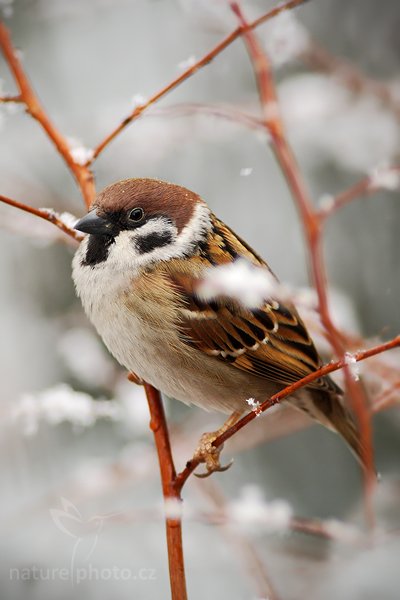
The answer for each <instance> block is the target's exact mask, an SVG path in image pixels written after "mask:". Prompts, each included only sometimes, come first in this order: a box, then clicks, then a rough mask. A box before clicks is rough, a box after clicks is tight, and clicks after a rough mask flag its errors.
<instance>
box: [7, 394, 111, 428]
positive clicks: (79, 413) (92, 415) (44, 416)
mask: <svg viewBox="0 0 400 600" xmlns="http://www.w3.org/2000/svg"><path fill="white" fill-rule="evenodd" d="M118 414H119V407H118V406H117V404H116V403H115V402H108V401H106V400H94V399H93V398H92V397H91V396H89V394H86V393H84V392H77V391H75V390H73V389H72V388H71V387H70V386H69V385H67V384H66V383H60V384H58V385H56V386H54V387H53V388H50V389H47V390H43V391H42V392H35V393H26V394H24V395H23V396H22V397H21V399H20V401H19V402H18V403H17V404H16V406H15V408H14V411H13V417H14V419H16V420H17V421H20V422H21V424H22V429H23V431H24V433H25V434H26V435H34V434H36V433H37V431H38V429H39V424H40V422H41V421H44V422H46V423H48V424H49V425H59V424H60V423H63V422H69V423H71V424H72V425H75V426H77V427H79V428H83V427H90V426H91V425H93V424H94V423H95V421H96V420H97V419H102V418H107V419H116V418H117V417H118Z"/></svg>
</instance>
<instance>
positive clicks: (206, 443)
mask: <svg viewBox="0 0 400 600" xmlns="http://www.w3.org/2000/svg"><path fill="white" fill-rule="evenodd" d="M241 415H242V412H238V411H236V412H234V413H232V415H231V416H230V417H229V419H227V421H225V423H224V424H223V426H222V427H221V428H220V429H218V430H217V431H211V432H209V433H203V435H202V436H201V438H200V441H199V445H198V447H197V450H196V452H195V453H194V455H193V460H196V461H200V462H202V463H204V464H205V466H206V471H205V472H204V473H195V475H196V477H200V478H204V477H209V476H210V475H211V474H212V473H215V472H222V471H227V470H228V469H229V468H230V467H231V466H232V464H233V459H232V460H231V461H230V462H229V463H228V464H227V465H224V466H222V465H221V462H220V454H221V452H222V448H223V447H224V445H223V444H221V446H218V447H217V446H214V444H213V442H214V441H215V440H216V439H217V438H218V437H219V436H220V435H222V434H223V433H225V431H226V430H227V429H229V427H231V426H232V425H234V424H235V423H236V421H238V420H239V419H240V417H241Z"/></svg>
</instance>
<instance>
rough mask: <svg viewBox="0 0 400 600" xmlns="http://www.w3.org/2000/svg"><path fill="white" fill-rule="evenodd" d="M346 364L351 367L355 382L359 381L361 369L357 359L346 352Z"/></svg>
mask: <svg viewBox="0 0 400 600" xmlns="http://www.w3.org/2000/svg"><path fill="white" fill-rule="evenodd" d="M344 362H345V363H346V365H347V366H348V367H349V369H350V372H351V374H352V376H353V378H354V381H358V380H359V379H360V367H359V365H358V362H357V359H356V357H355V356H353V354H351V353H350V352H346V354H345V355H344Z"/></svg>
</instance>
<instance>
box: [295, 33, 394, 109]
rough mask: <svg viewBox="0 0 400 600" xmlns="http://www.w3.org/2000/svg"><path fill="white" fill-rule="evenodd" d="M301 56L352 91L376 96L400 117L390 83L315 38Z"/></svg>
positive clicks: (311, 65) (309, 64)
mask: <svg viewBox="0 0 400 600" xmlns="http://www.w3.org/2000/svg"><path fill="white" fill-rule="evenodd" d="M300 58H301V59H302V60H303V62H305V63H306V64H307V65H308V66H310V67H311V68H313V69H315V70H318V71H322V72H324V73H328V74H329V75H333V76H334V77H336V78H337V79H338V81H339V82H341V83H342V84H343V85H344V86H346V87H347V89H349V90H350V91H351V92H353V93H356V94H359V93H361V92H363V93H367V94H371V95H372V96H375V97H376V98H378V100H379V101H380V102H382V104H383V105H385V106H386V107H387V108H389V110H391V111H392V112H393V113H394V115H395V116H396V117H397V118H398V119H400V102H399V100H398V98H396V95H395V94H394V93H393V92H392V90H391V88H390V83H389V84H388V83H387V82H385V81H378V80H376V79H372V78H371V77H368V76H367V75H365V73H363V72H362V71H361V70H360V69H359V68H358V67H356V66H355V65H353V64H352V63H351V62H350V61H349V60H347V59H343V58H339V57H337V56H333V55H332V54H330V52H328V50H326V48H323V47H322V46H321V45H320V44H319V43H318V42H316V41H314V40H309V42H308V44H307V47H306V49H305V50H304V51H303V52H302V53H301V54H300Z"/></svg>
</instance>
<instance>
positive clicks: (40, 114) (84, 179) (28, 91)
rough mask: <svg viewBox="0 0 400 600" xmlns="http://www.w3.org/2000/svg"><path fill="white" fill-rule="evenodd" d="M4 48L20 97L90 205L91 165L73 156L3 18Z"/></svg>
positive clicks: (0, 31) (0, 36)
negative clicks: (79, 161)
mask: <svg viewBox="0 0 400 600" xmlns="http://www.w3.org/2000/svg"><path fill="white" fill-rule="evenodd" d="M0 48H1V49H2V51H3V54H4V58H5V60H6V62H7V64H8V66H9V68H10V70H11V72H12V74H13V76H14V79H15V82H16V84H17V86H18V88H19V91H20V98H21V101H23V102H24V103H25V105H26V109H27V112H28V113H29V114H30V115H31V116H32V117H33V118H34V119H36V121H38V123H39V124H40V125H41V126H42V128H43V129H44V131H45V132H46V134H47V137H48V138H49V139H50V140H51V141H52V142H53V144H54V145H55V147H56V148H57V151H58V152H59V154H60V155H61V156H62V158H63V159H64V161H65V162H66V164H67V165H68V167H69V169H70V171H71V172H72V174H73V175H74V177H75V179H76V181H77V183H78V185H79V187H80V190H81V192H82V195H83V197H84V199H85V203H86V206H87V207H89V206H90V204H91V203H92V200H93V198H94V196H95V188H94V179H93V174H92V173H91V171H90V170H89V169H88V167H87V166H83V165H79V164H78V163H76V162H75V161H74V160H73V158H72V155H71V151H70V147H69V145H68V143H67V140H66V139H65V137H64V136H63V135H62V134H61V133H60V131H59V130H58V129H57V128H56V127H55V125H54V124H53V123H52V121H51V120H50V118H49V116H48V114H47V112H46V111H45V109H44V108H43V106H42V104H41V102H40V100H39V98H38V96H37V95H36V93H35V91H34V89H33V87H32V86H31V84H30V82H29V79H28V77H27V75H26V73H25V70H24V68H23V67H22V64H21V61H20V60H19V58H18V55H17V53H16V51H15V48H14V46H13V44H12V41H11V37H10V34H9V31H8V29H7V27H6V26H5V25H4V23H2V22H1V21H0Z"/></svg>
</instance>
